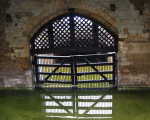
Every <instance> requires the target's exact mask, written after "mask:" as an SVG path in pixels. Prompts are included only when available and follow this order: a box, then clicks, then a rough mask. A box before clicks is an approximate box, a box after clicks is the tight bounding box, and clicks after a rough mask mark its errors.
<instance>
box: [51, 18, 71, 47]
mask: <svg viewBox="0 0 150 120" xmlns="http://www.w3.org/2000/svg"><path fill="white" fill-rule="evenodd" d="M69 19H70V18H69V17H63V18H62V19H60V20H56V21H55V22H54V23H53V24H52V25H53V40H54V48H60V47H70V41H71V40H70V25H69V24H70V21H69Z"/></svg>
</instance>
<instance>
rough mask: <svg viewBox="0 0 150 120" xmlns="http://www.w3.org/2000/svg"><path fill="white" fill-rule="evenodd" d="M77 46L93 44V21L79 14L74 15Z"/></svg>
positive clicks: (85, 46)
mask: <svg viewBox="0 0 150 120" xmlns="http://www.w3.org/2000/svg"><path fill="white" fill-rule="evenodd" d="M74 23H75V40H76V44H75V46H76V47H83V48H87V47H90V46H92V45H93V42H94V41H93V32H92V30H93V28H92V25H93V23H92V21H91V20H88V19H86V18H81V17H79V16H75V17H74Z"/></svg>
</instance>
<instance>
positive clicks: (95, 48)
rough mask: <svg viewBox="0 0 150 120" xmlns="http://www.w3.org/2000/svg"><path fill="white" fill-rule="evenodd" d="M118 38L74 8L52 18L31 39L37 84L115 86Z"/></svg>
mask: <svg viewBox="0 0 150 120" xmlns="http://www.w3.org/2000/svg"><path fill="white" fill-rule="evenodd" d="M117 38H118V37H117V35H116V34H115V33H113V32H112V31H111V30H110V29H108V28H107V27H106V26H104V25H103V24H101V23H100V22H98V21H96V20H95V19H93V18H89V17H87V16H84V15H81V14H78V13H75V12H74V11H73V10H70V11H69V12H68V13H66V14H64V15H61V16H58V17H56V18H53V19H52V20H51V21H49V22H48V23H46V24H45V25H43V26H42V27H41V29H39V30H38V31H37V33H35V34H34V36H33V38H32V39H31V54H32V62H33V69H34V70H33V71H34V73H35V84H36V85H39V84H40V85H41V84H45V83H50V84H49V85H48V86H47V87H53V86H54V85H52V84H54V83H55V84H56V83H57V86H55V87H59V85H58V84H61V86H63V85H64V84H68V85H71V86H78V87H79V86H80V87H81V88H83V86H84V85H81V83H82V84H86V83H87V84H88V83H90V84H91V85H88V86H91V87H94V88H95V87H97V88H101V87H104V88H105V87H114V86H115V85H116V83H115V81H116V71H117V69H116V68H117V67H116V66H117V62H116V53H117V50H118V49H117V48H118V41H117ZM85 76H86V77H85ZM92 83H97V84H92ZM98 83H101V84H103V83H106V85H102V86H100V85H98ZM109 84H111V85H109ZM68 85H67V86H68ZM64 86H65V85H64ZM69 87H70V86H69Z"/></svg>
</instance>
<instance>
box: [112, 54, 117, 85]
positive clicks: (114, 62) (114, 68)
mask: <svg viewBox="0 0 150 120" xmlns="http://www.w3.org/2000/svg"><path fill="white" fill-rule="evenodd" d="M112 57H113V87H115V85H116V54H115V53H114V54H112Z"/></svg>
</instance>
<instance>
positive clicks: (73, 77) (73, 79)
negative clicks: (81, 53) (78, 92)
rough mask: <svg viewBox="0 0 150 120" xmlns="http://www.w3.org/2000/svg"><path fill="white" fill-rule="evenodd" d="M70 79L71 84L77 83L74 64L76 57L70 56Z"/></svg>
mask: <svg viewBox="0 0 150 120" xmlns="http://www.w3.org/2000/svg"><path fill="white" fill-rule="evenodd" d="M71 80H72V85H77V84H78V81H77V65H76V57H75V56H72V57H71Z"/></svg>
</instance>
